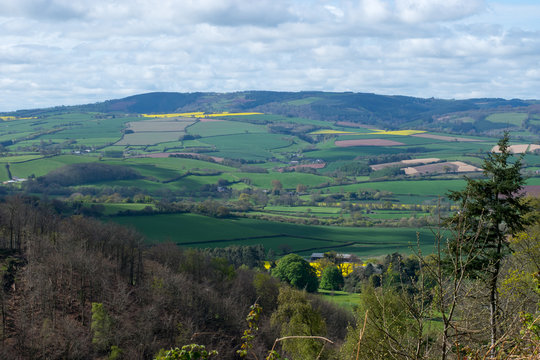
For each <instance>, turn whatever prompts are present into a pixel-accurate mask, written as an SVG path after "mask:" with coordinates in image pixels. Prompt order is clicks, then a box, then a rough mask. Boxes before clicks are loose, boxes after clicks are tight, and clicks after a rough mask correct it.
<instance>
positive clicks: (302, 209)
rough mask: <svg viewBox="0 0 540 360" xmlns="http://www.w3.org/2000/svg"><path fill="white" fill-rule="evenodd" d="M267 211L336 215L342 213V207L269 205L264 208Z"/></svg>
mask: <svg viewBox="0 0 540 360" xmlns="http://www.w3.org/2000/svg"><path fill="white" fill-rule="evenodd" d="M264 210H265V211H274V212H284V213H306V214H313V215H317V214H324V215H335V214H339V213H340V212H341V210H342V209H341V208H340V207H327V206H277V205H268V206H265V207H264Z"/></svg>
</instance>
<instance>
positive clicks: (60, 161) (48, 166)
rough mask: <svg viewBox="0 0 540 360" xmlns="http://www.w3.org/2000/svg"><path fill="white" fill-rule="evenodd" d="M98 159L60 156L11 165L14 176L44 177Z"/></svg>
mask: <svg viewBox="0 0 540 360" xmlns="http://www.w3.org/2000/svg"><path fill="white" fill-rule="evenodd" d="M97 160H98V159H97V157H91V156H78V155H59V156H53V157H49V158H39V159H36V160H31V161H27V162H23V163H13V164H11V165H10V167H9V168H10V170H11V174H12V175H13V176H17V177H21V178H26V177H28V176H30V175H35V176H36V177H37V176H43V175H45V174H47V173H49V172H50V171H52V170H54V169H57V168H59V167H62V166H64V165H68V164H76V163H84V162H93V161H97Z"/></svg>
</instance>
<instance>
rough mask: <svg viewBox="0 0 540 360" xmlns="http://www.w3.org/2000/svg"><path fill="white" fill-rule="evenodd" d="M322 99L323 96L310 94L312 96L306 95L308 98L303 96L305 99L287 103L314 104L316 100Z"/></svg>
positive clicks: (294, 104) (297, 104) (296, 104)
mask: <svg viewBox="0 0 540 360" xmlns="http://www.w3.org/2000/svg"><path fill="white" fill-rule="evenodd" d="M320 99H321V98H319V97H316V96H310V97H306V98H303V99H298V100H291V101H287V104H288V105H293V106H299V105H309V104H312V103H314V102H316V101H318V100H320Z"/></svg>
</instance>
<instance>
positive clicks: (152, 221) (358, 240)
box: [110, 214, 433, 257]
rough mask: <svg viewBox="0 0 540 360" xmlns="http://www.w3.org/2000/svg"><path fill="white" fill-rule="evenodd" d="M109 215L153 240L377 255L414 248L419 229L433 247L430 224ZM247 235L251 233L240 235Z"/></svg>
mask: <svg viewBox="0 0 540 360" xmlns="http://www.w3.org/2000/svg"><path fill="white" fill-rule="evenodd" d="M110 220H111V221H114V222H118V223H120V224H123V225H128V226H132V227H134V228H135V229H137V230H138V231H140V232H141V233H142V234H144V235H145V236H146V238H147V241H148V242H149V243H159V242H164V241H171V242H175V243H178V244H179V245H182V244H185V246H189V247H216V246H217V247H223V246H228V245H233V244H235V245H253V244H262V245H264V246H265V247H266V248H267V249H273V250H274V251H276V252H278V253H279V252H280V251H281V249H282V248H283V246H288V247H290V248H291V250H292V251H294V252H298V253H299V254H301V255H309V254H310V253H311V252H317V251H329V250H332V249H335V250H336V251H340V252H346V253H354V254H357V255H358V256H361V257H362V256H377V255H383V254H388V253H392V252H395V251H399V252H402V253H410V252H411V248H410V246H416V240H417V237H416V234H417V231H418V232H419V234H420V244H421V247H422V250H423V251H424V253H430V252H431V251H432V247H433V239H432V235H431V233H430V231H429V230H428V229H412V228H353V227H331V226H307V225H297V224H289V223H278V222H272V221H264V220H255V219H245V218H238V219H216V218H212V217H206V216H202V215H196V214H166V215H149V216H127V217H126V216H120V217H113V218H111V219H110ZM248 237H251V238H252V239H245V240H239V238H248ZM253 237H255V238H254V239H253ZM235 239H236V240H235Z"/></svg>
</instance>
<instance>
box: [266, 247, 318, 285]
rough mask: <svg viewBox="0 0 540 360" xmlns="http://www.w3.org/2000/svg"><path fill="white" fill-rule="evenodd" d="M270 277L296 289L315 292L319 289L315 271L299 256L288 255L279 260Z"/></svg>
mask: <svg viewBox="0 0 540 360" xmlns="http://www.w3.org/2000/svg"><path fill="white" fill-rule="evenodd" d="M272 275H274V276H276V277H277V278H279V279H280V280H282V281H285V282H287V283H289V284H291V285H292V286H294V287H296V288H298V289H305V290H306V291H308V292H315V291H317V288H318V287H319V283H318V280H317V274H316V272H315V269H314V268H313V267H311V265H309V263H308V262H307V261H306V260H304V259H303V258H302V257H301V256H300V255H296V254H289V255H286V256H284V257H283V258H282V259H281V260H279V262H278V264H277V266H276V268H275V269H274V270H273V271H272Z"/></svg>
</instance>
